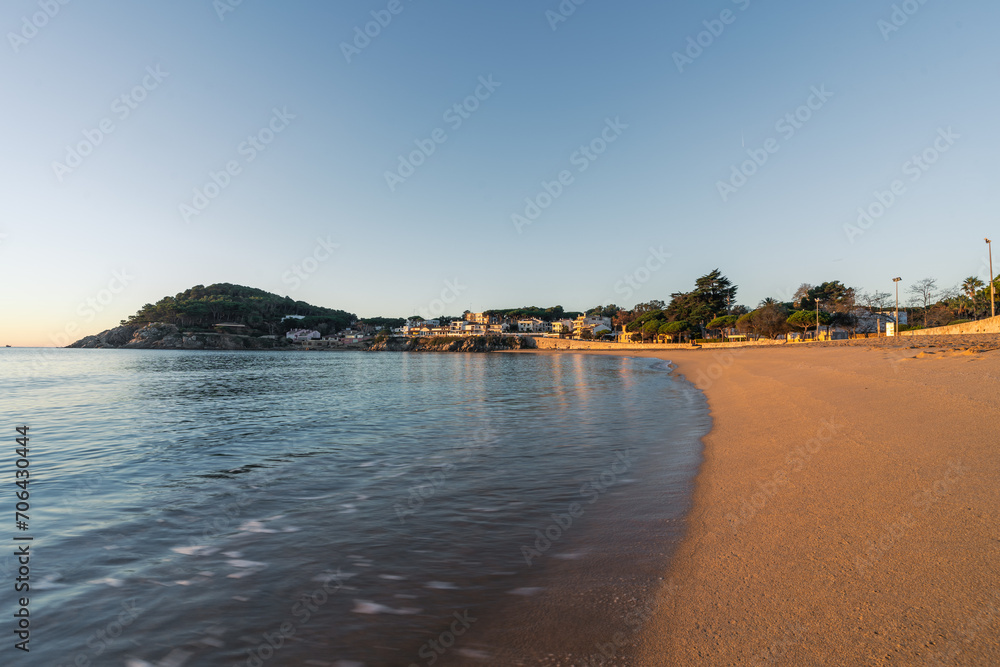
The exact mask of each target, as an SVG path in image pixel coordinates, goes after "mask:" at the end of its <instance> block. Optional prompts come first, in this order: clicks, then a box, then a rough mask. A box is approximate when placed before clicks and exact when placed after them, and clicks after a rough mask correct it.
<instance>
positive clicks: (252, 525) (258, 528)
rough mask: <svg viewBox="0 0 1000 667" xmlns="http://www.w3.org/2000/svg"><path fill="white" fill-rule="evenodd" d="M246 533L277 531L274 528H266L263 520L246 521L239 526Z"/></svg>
mask: <svg viewBox="0 0 1000 667" xmlns="http://www.w3.org/2000/svg"><path fill="white" fill-rule="evenodd" d="M239 529H240V530H241V531H243V532H244V533H276V532H278V531H276V530H274V529H272V528H265V527H264V523H263V522H262V521H254V520H251V521H244V522H243V524H242V525H241V526H240V528H239Z"/></svg>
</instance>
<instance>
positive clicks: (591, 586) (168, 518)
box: [0, 350, 707, 667]
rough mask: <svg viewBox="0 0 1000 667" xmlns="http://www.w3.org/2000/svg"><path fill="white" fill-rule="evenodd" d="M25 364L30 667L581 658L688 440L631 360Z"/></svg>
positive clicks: (20, 404)
mask: <svg viewBox="0 0 1000 667" xmlns="http://www.w3.org/2000/svg"><path fill="white" fill-rule="evenodd" d="M11 352H13V354H12V353H11ZM29 353H30V351H21V350H17V351H10V350H8V351H6V354H5V355H4V358H3V361H2V364H3V365H2V366H0V381H3V383H4V386H5V387H7V388H8V389H7V390H6V395H5V397H4V399H5V400H4V404H5V407H9V411H8V414H10V415H12V417H13V418H15V419H18V420H23V421H24V422H26V423H28V424H29V425H30V426H31V435H32V444H33V445H34V447H33V449H32V454H33V455H34V458H33V461H32V466H33V470H35V471H36V473H35V474H36V475H37V477H36V478H34V479H33V484H34V487H33V489H32V500H33V503H32V512H33V514H32V521H33V530H34V537H35V546H34V549H35V551H34V553H35V556H36V557H35V559H33V561H32V565H33V571H32V577H33V582H35V583H33V584H32V602H31V604H32V609H33V612H32V613H33V616H32V623H33V625H32V627H33V629H35V630H36V634H33V637H37V638H38V639H37V640H36V642H37V646H36V645H35V643H33V645H32V654H31V656H32V664H72V663H73V662H74V660H78V659H79V660H80V662H81V663H82V662H83V661H85V660H89V661H92V664H102V665H104V664H107V665H126V664H127V665H130V666H132V667H139V666H141V665H147V664H150V665H152V664H169V665H220V664H227V665H228V664H244V665H245V664H258V662H260V663H261V664H263V663H265V662H267V661H270V662H267V664H306V662H305V661H307V660H312V661H313V662H310V663H308V664H315V665H354V664H363V665H410V664H418V665H424V664H430V660H431V657H433V658H434V662H436V663H437V664H442V663H448V664H505V662H506V663H509V664H514V662H515V661H517V660H526V661H527V663H528V664H542V662H543V657H544V656H547V655H549V654H554V655H564V656H568V655H570V654H574V655H581V654H584V653H587V652H588V650H589V648H592V647H593V646H594V642H595V641H596V640H597V638H599V637H600V636H603V635H602V633H607V632H609V631H611V630H612V629H613V628H614V627H616V624H620V623H619V621H620V616H621V614H622V613H623V611H622V608H621V605H620V604H619V602H617V600H618V599H619V598H621V599H622V600H624V599H625V598H629V597H630V596H631V598H630V599H635V598H637V597H641V596H642V595H644V594H646V593H648V591H649V590H651V586H653V585H654V584H655V581H656V580H657V577H656V575H657V574H658V573H661V572H662V571H663V569H664V565H665V562H666V558H667V557H668V554H669V550H670V544H672V543H673V542H674V541H676V539H677V536H678V535H679V530H680V524H679V523H678V520H679V518H680V517H681V516H682V513H683V511H684V509H685V507H686V504H687V493H688V488H689V485H690V480H691V477H692V474H693V471H694V468H695V466H696V465H697V462H698V451H699V448H698V443H697V439H698V437H699V436H700V435H701V434H702V433H703V432H704V431H705V430H706V428H707V417H706V416H705V410H704V405H703V401H702V399H701V397H700V395H698V394H696V393H695V392H693V390H691V389H690V388H688V387H687V386H686V385H684V384H682V383H680V382H678V381H676V380H674V379H672V378H671V377H670V376H669V375H668V374H667V373H666V372H664V369H663V368H662V366H661V367H653V363H652V362H650V361H649V360H632V359H622V358H612V357H585V356H579V355H563V356H535V355H519V354H510V355H508V354H495V355H463V354H453V355H452V354H390V353H384V354H366V353H328V354H323V353H290V352H171V351H138V350H118V351H104V350H60V351H56V352H52V353H49V356H48V357H47V362H46V363H45V364H38V363H37V362H36V361H35V360H33V359H32V358H31V357H30V354H29ZM25 369H30V372H26V371H25ZM8 380H9V381H8ZM57 388H58V389H57ZM622 456H627V457H629V458H628V460H629V464H628V465H627V466H626V467H624V468H623V465H624V464H623V463H622V461H623V460H624V459H623V458H622ZM9 462H10V461H9ZM10 463H12V462H10ZM574 505H579V508H578V509H577V513H576V515H575V516H574V517H572V520H571V522H570V523H567V519H565V518H562V519H560V518H555V519H554V518H553V517H554V516H556V517H558V516H562V515H566V514H567V513H569V512H571V511H572V510H571V508H572V507H574ZM554 521H555V522H556V524H557V527H556V528H553V527H552V525H553V522H554ZM557 533H558V535H557ZM538 535H548V537H547V538H543V541H544V542H546V543H547V544H548V546H545V548H544V549H539V547H540V546H543V545H542V543H541V542H539V543H538V544H536V541H537V540H538ZM525 549H528V550H529V552H530V550H532V549H535V550H536V551H538V554H539V555H538V556H537V557H531V558H526V557H525V553H526V552H525ZM10 567H11V563H10V559H9V558H0V569H5V570H6V571H4V572H0V574H2V575H3V576H5V577H6V576H8V573H9V568H10ZM623 592H628V595H625V594H624V593H623ZM6 602H7V601H5V603H6ZM456 615H457V616H456ZM463 615H464V616H463ZM472 618H475V621H472V620H470V619H472ZM558 619H562V621H560V622H558V623H557V620H558ZM453 623H457V625H456V626H455V628H456V629H462V633H461V640H460V641H459V640H458V639H457V638H456V637H454V636H451V635H448V636H446V637H444V641H446V642H447V641H449V639H448V637H449V636H451V640H453V641H454V642H455V645H454V647H451V646H450V645H449V648H448V649H447V650H442V651H440V652H439V651H437V649H434V648H432V647H431V644H430V643H429V642H432V641H436V639H435V638H439V637H441V636H442V633H445V632H451V630H449V628H451V627H452V624H453ZM112 635H113V636H112ZM435 645H436V646H439V644H435ZM275 647H277V648H275ZM544 659H548V658H544ZM36 661H37V662H36ZM338 661H341V662H338ZM352 661H353V662H352ZM553 664H555V663H553Z"/></svg>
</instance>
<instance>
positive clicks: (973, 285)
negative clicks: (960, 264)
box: [962, 276, 986, 314]
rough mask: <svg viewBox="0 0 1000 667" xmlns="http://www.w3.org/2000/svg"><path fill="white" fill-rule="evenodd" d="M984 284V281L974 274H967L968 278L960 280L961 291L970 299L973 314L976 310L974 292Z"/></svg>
mask: <svg viewBox="0 0 1000 667" xmlns="http://www.w3.org/2000/svg"><path fill="white" fill-rule="evenodd" d="M985 285H986V283H984V282H983V281H982V280H980V279H979V278H977V277H976V276H969V277H968V278H966V279H965V280H963V281H962V291H963V292H965V294H966V295H967V296H968V297H969V298H970V299H972V312H973V314H975V313H976V311H977V306H976V292H978V291H979V290H980V289H981V288H982V287H984V286H985Z"/></svg>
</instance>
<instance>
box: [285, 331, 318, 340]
mask: <svg viewBox="0 0 1000 667" xmlns="http://www.w3.org/2000/svg"><path fill="white" fill-rule="evenodd" d="M322 337H323V336H322V334H320V332H318V331H313V330H312V329H291V330H289V331H288V333H286V334H285V338H287V339H289V340H290V341H292V342H293V343H299V342H302V341H304V340H318V339H320V338H322Z"/></svg>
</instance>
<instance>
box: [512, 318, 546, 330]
mask: <svg viewBox="0 0 1000 667" xmlns="http://www.w3.org/2000/svg"><path fill="white" fill-rule="evenodd" d="M517 330H518V332H519V333H548V332H549V331H552V323H551V322H546V321H545V320H543V319H540V318H537V317H530V318H528V319H523V320H518V321H517Z"/></svg>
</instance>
